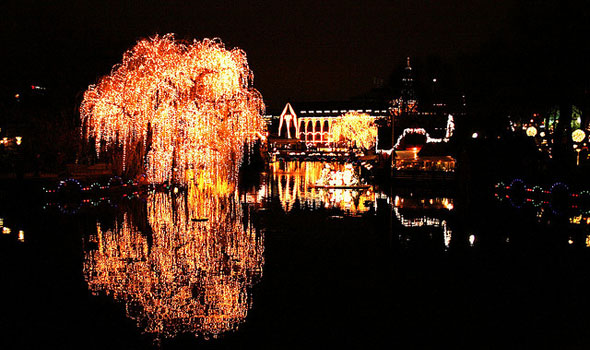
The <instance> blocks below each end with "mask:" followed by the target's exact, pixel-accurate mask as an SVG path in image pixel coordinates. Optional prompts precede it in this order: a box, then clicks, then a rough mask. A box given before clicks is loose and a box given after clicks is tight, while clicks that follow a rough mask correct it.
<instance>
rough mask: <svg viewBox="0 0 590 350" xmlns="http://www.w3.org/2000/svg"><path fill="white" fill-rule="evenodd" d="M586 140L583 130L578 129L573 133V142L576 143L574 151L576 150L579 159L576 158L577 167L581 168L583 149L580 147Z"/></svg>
mask: <svg viewBox="0 0 590 350" xmlns="http://www.w3.org/2000/svg"><path fill="white" fill-rule="evenodd" d="M584 138H586V133H585V132H584V130H582V129H576V130H574V131H573V132H572V141H574V142H575V144H574V149H575V150H576V153H577V157H576V166H580V151H581V148H580V147H579V143H580V142H582V141H584Z"/></svg>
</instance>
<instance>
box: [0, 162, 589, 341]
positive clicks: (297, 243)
mask: <svg viewBox="0 0 590 350" xmlns="http://www.w3.org/2000/svg"><path fill="white" fill-rule="evenodd" d="M324 168H325V165H324V164H321V163H286V164H285V163H283V164H278V163H277V164H275V165H273V166H271V168H270V170H269V171H268V173H263V174H261V181H259V182H258V181H257V182H255V183H250V184H243V186H242V187H244V188H243V189H242V190H241V191H239V192H238V193H235V194H226V195H222V196H220V195H212V194H210V193H206V192H203V191H199V190H197V189H192V190H189V191H185V192H183V191H181V192H179V193H174V192H172V191H171V192H149V193H143V194H137V195H132V196H125V197H122V196H114V197H112V198H102V197H100V198H99V197H96V198H87V199H88V200H82V201H80V202H71V203H67V202H63V201H61V202H60V201H55V200H53V199H43V198H41V197H40V196H39V195H38V193H39V192H38V191H35V190H34V189H33V188H32V187H31V186H27V185H22V184H21V185H19V184H16V185H10V186H5V187H4V188H3V189H2V203H1V204H0V224H1V226H2V228H1V229H2V231H3V233H2V234H1V235H0V276H1V289H2V292H1V297H2V299H1V304H0V305H1V306H2V310H1V312H0V320H1V324H0V329H1V330H0V332H1V335H2V337H1V338H0V342H1V344H0V348H2V349H26V348H42V347H43V348H53V347H60V348H96V349H119V348H121V349H123V348H125V349H136V348H137V349H140V348H158V347H161V348H250V347H253V346H268V345H270V346H274V347H281V348H299V347H302V346H306V347H312V348H319V347H326V346H353V347H361V346H363V347H367V348H383V347H388V348H393V347H397V348H424V347H440V346H442V345H447V344H448V345H451V346H461V345H463V346H470V347H472V348H498V347H511V348H512V347H518V348H523V347H525V348H527V347H532V346H537V345H543V346H545V347H547V346H549V347H560V348H581V347H586V346H587V345H588V344H590V338H589V335H590V331H589V329H590V327H589V326H590V313H589V311H590V302H589V298H588V295H590V283H589V282H590V248H587V247H586V245H587V241H588V240H587V238H588V236H587V234H588V233H590V232H587V231H588V230H586V226H584V225H571V224H570V223H569V219H568V218H567V217H561V216H559V215H554V216H548V217H544V218H543V220H540V219H539V215H538V214H537V211H536V210H537V209H536V208H529V207H527V206H522V207H520V208H514V207H513V206H511V205H508V204H506V203H502V202H497V201H495V199H494V196H493V192H492V191H490V190H488V189H486V188H482V189H481V190H480V191H476V193H475V195H471V196H464V198H463V197H461V196H460V195H458V194H457V193H459V192H461V191H457V192H455V191H451V190H440V189H434V188H429V189H426V188H424V186H421V187H416V186H414V187H412V186H403V187H402V186H398V187H397V188H393V189H391V188H385V189H383V188H381V189H379V188H376V187H374V186H370V187H357V188H322V187H316V186H314V185H315V184H316V182H317V181H318V179H320V178H321V177H322V176H325V170H324ZM332 170H333V171H334V172H338V171H339V172H344V171H345V170H346V168H345V166H344V165H342V164H341V165H338V164H332ZM322 172H324V173H322ZM33 187H34V186H33ZM588 242H590V241H588Z"/></svg>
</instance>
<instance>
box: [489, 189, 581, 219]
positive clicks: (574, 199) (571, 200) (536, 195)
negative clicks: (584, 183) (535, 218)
mask: <svg viewBox="0 0 590 350" xmlns="http://www.w3.org/2000/svg"><path fill="white" fill-rule="evenodd" d="M495 188H496V193H495V194H494V196H495V197H496V199H498V200H500V201H502V200H507V201H509V202H510V204H511V205H512V206H513V207H515V208H521V207H522V206H523V205H524V204H530V205H532V206H534V207H537V208H541V209H542V207H543V206H548V207H549V208H550V209H551V210H552V212H553V213H554V214H559V212H558V210H557V209H556V208H554V207H553V201H554V198H553V196H554V194H555V193H556V191H561V192H563V194H564V196H565V197H564V198H567V200H568V205H569V208H570V209H573V210H577V211H580V212H581V213H583V214H584V215H585V216H584V217H581V216H575V217H573V218H572V220H573V221H576V222H574V223H581V222H583V223H586V222H588V223H589V224H590V221H589V220H586V219H585V217H590V191H588V190H583V191H571V190H570V188H569V186H568V185H567V184H565V183H563V182H556V183H554V184H553V185H551V187H549V188H547V189H544V188H543V187H541V186H527V185H526V184H525V183H524V181H523V180H521V179H514V180H513V181H512V182H511V183H510V184H509V185H506V184H504V183H503V182H500V183H497V184H496V185H495ZM513 188H519V189H521V190H522V195H521V196H519V197H518V200H517V199H516V198H514V197H515V196H514V194H513V193H511V192H510V190H511V189H513ZM576 218H577V219H576Z"/></svg>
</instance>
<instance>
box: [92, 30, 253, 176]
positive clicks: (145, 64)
mask: <svg viewBox="0 0 590 350" xmlns="http://www.w3.org/2000/svg"><path fill="white" fill-rule="evenodd" d="M252 79H253V75H252V72H251V71H250V69H249V67H248V62H247V60H246V54H245V53H244V52H243V51H242V50H239V49H233V50H226V49H225V47H224V45H223V43H221V42H220V41H218V40H210V39H205V40H203V41H197V40H195V41H194V42H192V43H190V44H189V43H182V42H179V41H176V40H175V39H174V36H173V35H171V34H168V35H165V36H163V37H160V36H156V37H154V38H151V39H144V40H141V41H139V42H138V43H137V44H136V45H135V46H134V47H133V48H132V49H131V50H129V51H127V52H126V53H125V54H124V55H123V61H122V63H121V64H119V65H116V66H114V67H113V70H112V72H111V74H110V75H108V76H105V77H103V78H102V79H101V80H100V82H99V83H98V84H96V85H91V86H90V87H89V88H88V90H87V91H86V92H85V94H84V100H83V102H82V105H81V108H80V111H81V113H80V114H81V118H82V121H83V126H84V132H85V136H86V137H87V139H88V140H93V141H94V143H95V148H96V152H97V154H100V153H101V152H104V151H106V150H115V151H117V152H118V153H119V154H120V157H119V158H118V162H120V165H121V167H122V169H123V171H125V172H127V173H129V174H136V173H145V174H146V177H147V179H148V181H149V182H151V183H161V182H165V181H174V182H177V183H181V184H186V183H188V182H190V181H191V180H192V179H195V178H198V179H200V180H201V181H203V182H207V183H219V182H222V183H230V184H231V183H235V181H236V180H237V170H238V167H239V166H240V163H241V161H242V155H243V149H244V145H245V143H247V142H253V141H254V140H255V138H256V137H258V136H261V135H262V133H263V132H264V124H263V121H262V117H261V115H262V112H263V110H264V104H263V102H262V96H261V95H260V93H259V92H258V91H257V90H255V89H254V88H253V87H252ZM249 149H251V148H250V147H249Z"/></svg>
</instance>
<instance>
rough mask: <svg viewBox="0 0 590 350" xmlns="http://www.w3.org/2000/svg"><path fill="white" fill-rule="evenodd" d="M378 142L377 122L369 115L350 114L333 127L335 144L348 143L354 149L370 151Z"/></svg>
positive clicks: (341, 118) (345, 115)
mask: <svg viewBox="0 0 590 350" xmlns="http://www.w3.org/2000/svg"><path fill="white" fill-rule="evenodd" d="M376 140H377V126H376V125H375V120H374V118H373V117H371V116H370V115H368V114H365V113H358V112H348V113H346V114H344V115H342V116H341V117H340V118H339V119H338V120H337V121H335V122H334V124H333V125H332V140H331V141H333V142H341V141H344V142H347V143H348V144H349V145H350V146H352V147H358V148H361V149H365V150H367V149H370V148H371V147H373V146H374V145H375V142H376Z"/></svg>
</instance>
